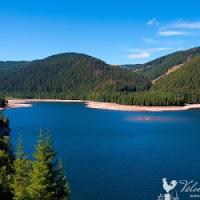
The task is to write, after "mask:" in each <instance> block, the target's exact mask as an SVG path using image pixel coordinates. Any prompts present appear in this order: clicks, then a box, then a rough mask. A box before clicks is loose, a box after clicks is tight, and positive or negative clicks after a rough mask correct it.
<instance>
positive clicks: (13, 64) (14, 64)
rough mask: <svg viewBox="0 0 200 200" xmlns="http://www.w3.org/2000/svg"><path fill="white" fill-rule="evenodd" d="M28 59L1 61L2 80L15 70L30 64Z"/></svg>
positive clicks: (0, 72)
mask: <svg viewBox="0 0 200 200" xmlns="http://www.w3.org/2000/svg"><path fill="white" fill-rule="evenodd" d="M28 64H29V62H26V61H5V62H3V61H0V81H1V80H2V79H4V78H5V77H6V76H8V75H9V74H11V73H12V72H14V71H19V70H21V69H22V68H25V67H26V66H28Z"/></svg>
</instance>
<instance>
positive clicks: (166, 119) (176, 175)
mask: <svg viewBox="0 0 200 200" xmlns="http://www.w3.org/2000/svg"><path fill="white" fill-rule="evenodd" d="M4 113H5V115H6V116H7V117H9V119H10V122H11V124H10V125H11V128H12V134H11V136H12V141H13V144H14V145H16V141H17V136H18V133H19V132H22V134H23V140H24V143H25V150H26V151H27V152H28V153H29V154H30V152H32V151H33V149H34V144H35V143H36V141H37V137H38V131H39V129H40V128H42V129H43V130H46V129H50V130H51V135H52V139H53V144H54V148H55V149H56V150H57V151H58V152H59V155H60V156H61V157H62V159H63V162H64V167H65V171H66V174H67V176H68V180H69V182H70V185H71V188H72V198H71V199H72V200H112V199H113V200H147V199H148V200H153V199H157V197H158V195H159V194H160V193H164V191H163V188H162V178H163V177H166V178H168V180H170V181H171V180H172V179H175V180H181V179H188V180H197V181H200V156H199V152H200V131H199V130H200V110H190V111H181V112H158V113H153V112H122V111H107V110H97V109H89V108H86V107H85V106H84V104H81V103H34V104H33V107H30V108H18V109H8V110H6V111H4ZM179 195H180V199H188V198H187V196H186V194H179ZM181 197H182V198H181Z"/></svg>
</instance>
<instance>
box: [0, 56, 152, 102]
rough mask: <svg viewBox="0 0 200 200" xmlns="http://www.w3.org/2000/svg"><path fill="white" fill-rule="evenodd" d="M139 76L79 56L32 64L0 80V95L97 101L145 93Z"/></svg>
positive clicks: (145, 83) (146, 83)
mask: <svg viewBox="0 0 200 200" xmlns="http://www.w3.org/2000/svg"><path fill="white" fill-rule="evenodd" d="M150 85H151V84H150V82H149V81H148V79H147V78H145V77H144V76H143V75H138V74H135V73H132V72H130V71H129V70H127V69H122V68H120V67H117V66H111V65H108V64H106V63H105V62H103V61H101V60H99V59H96V58H93V57H90V56H86V55H83V54H75V53H65V54H59V55H55V56H51V57H48V58H46V59H43V60H37V61H32V62H30V63H29V65H28V67H25V68H23V69H21V70H19V71H14V72H13V73H12V74H9V75H8V76H7V77H6V78H4V79H3V80H1V84H0V92H1V94H4V95H7V96H13V97H25V98H35V97H37V98H61V99H97V100H98V98H99V96H103V95H104V94H106V95H109V94H111V93H115V92H122V93H123V92H136V91H143V90H146V89H149V87H150Z"/></svg>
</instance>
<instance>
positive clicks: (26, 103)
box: [0, 99, 200, 112]
mask: <svg viewBox="0 0 200 200" xmlns="http://www.w3.org/2000/svg"><path fill="white" fill-rule="evenodd" d="M37 102H55V103H84V104H85V106H86V107H87V108H91V109H103V110H115V111H129V112H139V111H140V112H144V111H145V112H166V111H185V110H190V109H200V104H188V105H185V106H137V105H122V104H117V103H108V102H95V101H85V100H61V99H8V106H7V107H6V108H0V110H4V109H10V108H11V109H12V108H27V107H31V106H32V103H37Z"/></svg>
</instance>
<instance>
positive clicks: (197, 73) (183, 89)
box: [151, 56, 200, 103]
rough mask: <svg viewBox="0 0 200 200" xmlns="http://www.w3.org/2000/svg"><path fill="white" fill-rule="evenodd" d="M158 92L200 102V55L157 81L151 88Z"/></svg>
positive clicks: (190, 101)
mask: <svg viewBox="0 0 200 200" xmlns="http://www.w3.org/2000/svg"><path fill="white" fill-rule="evenodd" d="M151 90H152V91H154V92H157V93H173V94H176V95H177V96H179V97H180V98H181V99H182V101H183V102H187V103H199V102H200V56H197V57H195V58H193V59H192V60H191V61H188V62H187V63H186V64H184V65H183V66H182V67H181V68H179V69H178V70H176V71H175V72H173V73H171V74H169V75H168V76H166V77H164V78H162V79H160V80H158V81H156V83H155V84H154V85H153V87H152V88H151Z"/></svg>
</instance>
